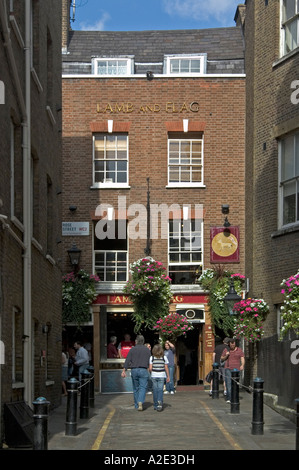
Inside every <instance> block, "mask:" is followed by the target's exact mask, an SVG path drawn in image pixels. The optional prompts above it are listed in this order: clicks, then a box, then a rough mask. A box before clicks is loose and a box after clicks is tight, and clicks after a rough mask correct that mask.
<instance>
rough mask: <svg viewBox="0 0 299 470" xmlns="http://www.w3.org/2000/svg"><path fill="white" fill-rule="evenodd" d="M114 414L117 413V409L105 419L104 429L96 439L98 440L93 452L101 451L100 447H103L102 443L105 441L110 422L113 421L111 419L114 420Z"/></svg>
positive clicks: (94, 444)
mask: <svg viewBox="0 0 299 470" xmlns="http://www.w3.org/2000/svg"><path fill="white" fill-rule="evenodd" d="M114 413H115V408H113V410H111V411H110V413H109V414H108V416H107V418H106V419H105V421H104V424H103V426H102V428H101V430H100V432H99V434H98V435H97V438H96V440H95V441H94V443H93V446H92V448H91V450H99V448H100V445H101V443H102V440H103V439H104V436H105V432H106V431H107V429H108V426H109V424H110V421H111V419H112V417H113V415H114Z"/></svg>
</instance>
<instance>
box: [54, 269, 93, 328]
mask: <svg viewBox="0 0 299 470" xmlns="http://www.w3.org/2000/svg"><path fill="white" fill-rule="evenodd" d="M62 280H63V283H62V321H63V323H68V322H70V323H75V324H76V325H78V326H79V325H80V324H82V323H84V322H87V321H89V320H90V305H91V304H92V302H93V300H94V299H95V298H96V297H97V294H96V289H95V284H96V282H97V281H99V278H98V277H97V276H94V275H89V274H88V273H87V272H86V271H84V270H83V269H81V270H80V271H79V272H78V273H77V274H75V273H74V272H71V273H68V274H66V275H64V276H63V278H62Z"/></svg>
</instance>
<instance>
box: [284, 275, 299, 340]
mask: <svg viewBox="0 0 299 470" xmlns="http://www.w3.org/2000/svg"><path fill="white" fill-rule="evenodd" d="M281 293H282V294H284V302H283V306H282V307H281V312H282V320H283V326H282V329H281V337H280V339H282V338H283V337H284V336H285V335H286V334H287V332H288V331H290V330H293V331H294V332H295V334H296V336H299V271H298V273H297V274H294V275H293V276H290V277H289V278H288V279H284V280H283V281H282V283H281Z"/></svg>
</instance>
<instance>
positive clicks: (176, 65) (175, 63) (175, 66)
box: [170, 59, 180, 73]
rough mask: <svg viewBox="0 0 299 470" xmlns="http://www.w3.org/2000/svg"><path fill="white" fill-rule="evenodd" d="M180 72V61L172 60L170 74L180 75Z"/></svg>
mask: <svg viewBox="0 0 299 470" xmlns="http://www.w3.org/2000/svg"><path fill="white" fill-rule="evenodd" d="M179 71H180V69H179V60H178V59H172V60H171V61H170V73H178V72H179Z"/></svg>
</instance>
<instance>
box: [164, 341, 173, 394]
mask: <svg viewBox="0 0 299 470" xmlns="http://www.w3.org/2000/svg"><path fill="white" fill-rule="evenodd" d="M164 347H165V349H164V356H166V357H167V359H168V371H169V379H170V380H169V382H166V391H165V392H164V393H170V394H171V395H173V394H174V392H175V389H174V370H175V347H174V345H173V344H172V343H171V342H170V341H165V345H164Z"/></svg>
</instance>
